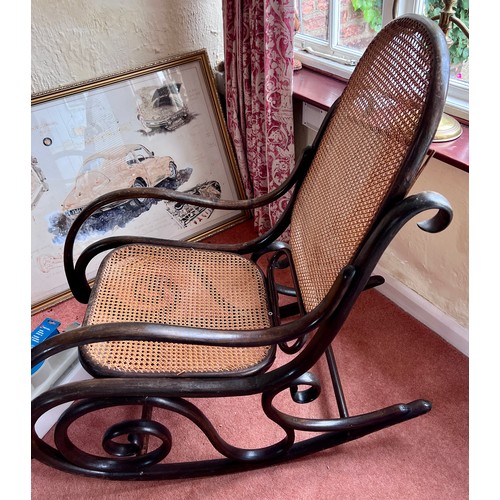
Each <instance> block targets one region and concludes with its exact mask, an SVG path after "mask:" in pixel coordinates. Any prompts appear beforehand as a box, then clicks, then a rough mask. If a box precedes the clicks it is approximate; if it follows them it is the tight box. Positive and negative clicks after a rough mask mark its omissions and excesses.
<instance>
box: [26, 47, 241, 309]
mask: <svg viewBox="0 0 500 500" xmlns="http://www.w3.org/2000/svg"><path fill="white" fill-rule="evenodd" d="M134 186H140V187H144V186H156V187H166V188H170V189H176V190H179V191H182V192H189V193H198V194H201V195H204V194H206V195H207V196H211V197H213V196H216V197H220V198H221V199H224V200H237V199H244V197H245V194H244V188H243V184H242V181H241V177H240V174H239V171H238V167H237V162H236V158H235V155H234V152H233V149H232V145H231V141H230V138H229V134H228V131H227V128H226V124H225V119H224V115H223V112H222V107H221V103H220V100H219V96H218V93H217V90H216V86H215V80H214V76H213V73H212V70H211V68H210V65H209V60H208V56H207V52H206V50H205V49H202V50H199V51H195V52H190V53H188V54H183V55H179V56H175V57H171V58H168V59H164V60H161V61H158V62H155V63H151V64H149V65H146V66H142V67H140V68H135V69H133V70H130V71H126V72H122V73H117V74H112V75H108V76H105V77H103V78H98V79H94V80H89V81H85V82H81V83H77V84H74V85H68V86H65V87H61V88H58V89H55V90H51V91H47V92H42V93H37V94H33V95H32V96H31V228H32V230H31V233H32V234H31V236H32V237H31V241H32V248H31V304H32V305H31V309H32V314H34V313H36V312H39V311H41V310H44V309H46V308H48V307H50V306H52V305H55V304H57V303H59V302H61V301H63V300H66V299H68V298H70V297H71V296H72V295H71V292H70V291H69V289H68V285H67V282H66V277H65V274H64V268H63V257H62V255H63V246H64V240H65V235H66V234H67V230H68V229H69V226H70V225H71V222H72V221H73V220H74V218H75V217H76V215H77V213H78V212H79V211H81V210H82V208H83V207H84V206H85V205H86V204H88V203H89V202H90V201H91V200H93V199H95V198H97V197H98V196H100V195H101V194H104V193H106V192H109V191H112V190H115V189H121V188H129V187H134ZM113 210H114V212H113ZM249 217H250V213H249V212H248V211H239V210H232V211H226V210H212V209H205V210H203V209H201V208H197V207H192V206H187V205H184V206H183V205H179V204H175V203H173V202H167V201H164V200H135V201H130V202H128V203H127V204H126V205H122V206H119V207H112V209H111V210H107V211H106V212H104V211H103V212H101V213H99V214H96V215H95V217H94V216H93V217H92V220H89V221H88V224H87V222H86V223H85V225H84V226H83V227H82V230H81V235H80V237H79V242H78V244H77V248H76V253H78V252H79V251H81V250H82V249H83V248H84V247H85V246H87V245H88V244H89V243H91V242H92V241H94V240H97V239H98V238H99V237H102V236H103V234H106V236H111V235H118V234H136V235H140V236H150V237H160V238H168V239H184V240H200V239H204V238H206V237H208V236H210V235H213V234H215V233H217V232H220V231H222V230H224V229H227V228H229V227H231V226H233V225H235V224H238V223H239V222H243V221H244V220H246V219H248V218H249ZM95 260H96V262H95V263H92V265H91V267H90V268H89V274H88V276H87V277H88V278H89V281H92V280H93V277H94V276H95V273H96V272H97V268H98V265H99V263H100V260H102V258H101V259H95Z"/></svg>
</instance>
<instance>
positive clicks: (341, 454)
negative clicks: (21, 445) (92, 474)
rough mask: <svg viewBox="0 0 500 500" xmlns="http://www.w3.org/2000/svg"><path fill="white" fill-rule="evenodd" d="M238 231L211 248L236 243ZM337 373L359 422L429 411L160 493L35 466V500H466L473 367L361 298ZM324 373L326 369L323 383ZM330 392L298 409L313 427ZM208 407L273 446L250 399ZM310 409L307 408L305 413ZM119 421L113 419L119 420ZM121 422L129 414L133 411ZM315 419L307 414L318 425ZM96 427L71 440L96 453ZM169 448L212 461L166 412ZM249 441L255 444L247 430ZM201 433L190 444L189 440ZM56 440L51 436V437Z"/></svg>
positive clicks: (169, 485)
mask: <svg viewBox="0 0 500 500" xmlns="http://www.w3.org/2000/svg"><path fill="white" fill-rule="evenodd" d="M248 227H249V226H248V225H247V226H245V225H242V227H240V228H235V229H233V230H232V231H228V232H226V233H224V234H223V235H218V236H217V237H215V238H213V239H222V238H223V239H224V240H225V241H227V240H233V241H234V240H236V239H238V238H239V237H241V236H242V234H241V231H243V232H244V231H248ZM83 310H84V308H83V306H81V305H79V304H77V303H75V302H74V301H72V300H71V301H68V302H66V303H63V304H60V305H58V306H56V307H54V308H52V309H51V310H49V311H44V312H43V313H40V314H39V315H36V316H34V317H33V323H34V324H38V323H39V319H40V318H42V319H43V317H45V316H51V317H53V318H55V319H58V320H59V321H61V323H62V325H61V327H62V328H64V327H65V326H66V325H67V324H70V323H71V322H73V321H75V320H76V321H81V318H82V314H83ZM334 347H335V352H336V355H337V362H338V365H339V370H340V373H341V376H342V380H343V384H344V391H345V395H346V399H347V403H348V406H349V410H350V412H351V413H352V414H354V413H361V412H365V411H370V410H374V409H377V408H379V407H382V406H386V405H389V404H393V403H405V402H409V401H411V400H414V399H418V398H424V399H429V400H430V401H432V403H433V409H432V411H431V412H430V413H428V414H427V415H424V416H421V417H419V418H417V419H415V420H411V421H409V422H406V423H403V424H400V425H398V426H395V427H392V428H389V429H385V430H382V431H380V432H378V433H375V434H373V435H370V436H367V437H365V438H362V439H360V440H358V441H354V442H352V443H348V444H345V445H342V446H340V447H337V448H334V449H332V450H328V451H325V452H321V453H319V454H317V455H313V456H311V457H308V458H305V459H301V460H297V461H295V462H291V463H288V464H284V465H278V466H274V467H271V468H268V469H262V470H258V471H252V472H246V473H238V474H234V475H227V476H220V477H216V478H202V479H189V480H175V481H168V482H167V481H164V482H159V481H155V482H115V481H105V480H98V479H92V478H85V477H79V476H72V475H69V474H67V473H63V472H60V471H56V470H53V469H51V468H49V467H47V466H45V465H43V464H41V463H39V462H37V461H32V462H31V493H32V496H31V498H32V499H33V500H41V499H47V498H50V499H51V500H52V499H70V498H71V499H98V498H99V499H115V498H116V499H140V500H149V499H151V500H153V499H176V500H180V499H190V500H191V499H192V500H195V499H200V500H201V499H203V500H211V499H214V500H223V499H231V500H232V499H235V500H239V499H242V500H243V499H252V500H253V499H255V500H264V499H266V500H267V499H269V500H282V499H283V500H285V499H286V500H309V499H310V500H313V499H314V500H322V499H325V500H326V499H341V500H349V499H353V500H365V499H366V500H368V499H376V500H392V499H398V500H399V499H401V498H405V499H416V498H419V499H424V500H427V499H429V500H434V499H436V500H446V499H450V500H451V499H453V500H460V499H467V498H469V496H468V477H469V467H468V464H469V452H468V439H469V424H468V408H469V406H468V401H469V398H468V395H469V385H468V380H469V378H468V358H467V357H465V356H464V355H462V354H461V353H460V352H458V351H457V350H456V349H455V348H453V347H452V346H450V345H449V344H447V343H446V342H445V341H444V340H442V339H441V338H440V337H439V336H437V335H436V334H435V333H434V332H432V331H430V330H429V329H428V328H426V327H425V326H423V325H422V324H420V323H418V322H417V321H415V320H414V319H413V318H412V317H410V316H409V315H407V314H406V313H405V312H404V311H402V310H401V309H399V308H398V307H397V306H395V305H394V304H393V303H391V302H390V301H389V300H387V299H386V298H385V297H384V296H382V295H381V294H380V293H379V292H377V291H376V290H370V291H367V292H365V293H364V294H363V295H362V297H361V299H360V300H359V301H358V303H357V304H356V306H355V308H354V309H353V311H352V313H351V315H350V317H349V318H348V320H347V322H346V324H345V326H344V328H343V331H342V332H341V333H340V334H339V336H338V337H337V339H336V341H335V343H334ZM323 370H326V363H325V364H324V366H321V367H320V371H323ZM330 396H331V394H330V391H329V389H328V388H327V389H326V390H325V391H324V394H323V395H322V398H320V400H319V401H318V402H315V403H314V404H313V405H312V407H311V408H310V409H309V408H303V407H301V408H299V409H296V408H295V407H296V406H297V405H294V404H293V403H290V402H289V401H288V400H283V401H280V404H283V409H286V408H289V409H291V407H292V406H293V407H294V410H296V411H299V412H300V414H301V415H304V416H306V415H307V416H311V415H312V416H316V413H315V412H319V411H320V410H321V409H322V407H324V406H326V407H331V408H333V402H332V401H331V398H330ZM233 403H234V401H231V400H227V401H222V402H217V403H215V402H214V401H212V400H209V401H203V402H202V406H203V409H204V410H206V412H207V413H208V414H210V416H211V417H213V419H214V421H215V422H216V425H217V428H218V430H219V432H220V433H221V434H222V435H223V437H224V438H225V439H226V440H228V441H230V442H231V443H233V444H243V443H246V445H247V446H262V445H263V444H266V443H269V442H270V440H272V439H273V438H275V437H276V435H277V434H276V433H277V429H276V428H274V427H273V426H270V425H269V424H268V423H267V422H266V421H265V420H264V419H263V418H261V415H260V413H259V412H258V407H257V403H258V402H257V401H256V400H255V398H252V397H249V398H238V400H237V405H236V406H235V405H233ZM304 406H309V405H304ZM113 411H114V412H117V411H118V410H113ZM122 411H124V412H129V411H132V409H130V408H127V409H125V410H122ZM311 412H312V413H311ZM110 413H111V411H110V410H107V411H106V412H104V411H103V412H99V413H98V414H96V415H93V416H92V417H89V421H88V423H89V426H90V430H89V429H88V428H87V429H83V428H82V427H79V428H77V429H75V435H74V439H75V440H82V441H83V440H85V442H87V441H90V439H91V437H92V435H93V434H94V433H95V434H96V435H100V433H101V432H102V429H101V427H104V426H105V425H106V421H107V420H108V419H109V418H110V416H112V415H111V414H110ZM157 417H158V418H159V419H160V420H161V419H165V421H168V427H169V428H170V430H171V431H172V434H173V439H174V446H173V450H172V458H174V457H175V458H179V459H184V458H188V457H196V456H199V455H201V454H203V453H205V452H206V451H207V449H209V445H207V443H206V441H205V440H204V438H203V436H202V435H201V433H199V431H198V430H197V429H192V428H191V427H190V425H191V424H188V423H186V422H185V421H184V420H183V419H181V417H178V416H176V415H174V414H170V413H168V412H165V414H163V415H157ZM251 428H252V429H253V432H250V429H251ZM189 430H191V431H194V432H192V433H189V432H188V431H189ZM47 439H50V433H49V435H48V436H47Z"/></svg>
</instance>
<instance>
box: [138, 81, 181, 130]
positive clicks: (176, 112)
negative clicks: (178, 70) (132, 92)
mask: <svg viewBox="0 0 500 500" xmlns="http://www.w3.org/2000/svg"><path fill="white" fill-rule="evenodd" d="M181 86H182V84H180V83H170V84H167V85H164V86H162V87H143V88H142V89H139V90H138V91H137V96H138V102H137V118H138V120H139V121H140V122H141V124H142V126H143V128H144V130H145V131H146V132H151V131H152V130H153V129H158V128H163V129H165V130H169V131H173V130H175V129H176V128H179V127H180V126H181V125H183V124H184V123H186V122H187V121H188V120H189V118H190V115H189V110H188V108H187V106H186V105H185V104H184V102H183V98H182V95H181Z"/></svg>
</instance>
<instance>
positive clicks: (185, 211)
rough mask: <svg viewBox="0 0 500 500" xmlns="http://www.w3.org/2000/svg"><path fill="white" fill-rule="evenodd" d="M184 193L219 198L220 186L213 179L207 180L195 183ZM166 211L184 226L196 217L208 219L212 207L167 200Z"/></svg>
mask: <svg viewBox="0 0 500 500" xmlns="http://www.w3.org/2000/svg"><path fill="white" fill-rule="evenodd" d="M185 193H187V194H193V195H196V196H204V197H205V198H212V199H220V197H221V186H220V184H219V183H218V182H217V181H215V180H213V181H207V182H203V183H201V184H198V185H196V186H195V187H194V188H192V189H190V190H189V191H185ZM167 211H168V213H169V214H170V215H171V216H172V217H173V218H174V220H176V221H177V223H178V224H179V225H180V226H181V227H183V228H185V227H187V226H188V224H189V223H190V222H192V221H195V219H197V218H198V219H200V220H201V219H208V218H209V217H210V216H211V215H212V212H213V209H212V208H205V207H197V206H195V205H189V204H185V203H181V202H177V203H176V202H168V203H167ZM195 223H196V221H195Z"/></svg>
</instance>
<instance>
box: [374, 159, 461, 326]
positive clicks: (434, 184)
mask: <svg viewBox="0 0 500 500" xmlns="http://www.w3.org/2000/svg"><path fill="white" fill-rule="evenodd" d="M421 191H437V192H438V193H441V194H442V195H443V196H445V197H446V198H447V199H448V201H449V202H450V204H451V206H452V208H453V220H452V222H451V224H450V226H449V227H447V228H446V229H445V230H444V231H442V232H441V233H437V234H429V233H425V232H424V231H422V230H421V229H419V228H418V227H417V225H416V222H418V221H420V220H424V219H426V218H428V217H431V216H432V215H433V212H427V213H425V214H421V215H420V216H419V217H416V218H415V219H413V221H410V222H409V223H408V224H406V226H405V227H404V228H403V229H402V230H401V231H400V233H399V234H398V235H397V236H396V237H395V238H394V240H393V241H392V243H391V244H390V245H389V247H388V248H387V250H386V252H385V254H384V255H383V256H382V258H381V259H380V266H381V267H383V268H384V269H385V270H386V271H387V272H388V273H389V274H390V275H391V276H393V277H394V278H396V279H397V280H399V281H400V282H401V283H403V284H404V285H406V286H407V287H409V288H411V289H412V290H414V291H415V292H417V293H418V294H419V295H421V296H422V297H424V298H425V299H427V300H428V301H429V302H431V303H432V304H434V305H435V306H436V307H437V308H438V309H440V310H441V311H443V312H444V313H446V314H447V315H448V316H450V317H452V318H454V319H455V320H456V321H457V322H458V323H459V324H461V325H462V326H464V327H466V328H468V326H469V174H468V173H466V172H463V171H461V170H458V169H457V168H455V167H452V166H450V165H448V164H446V163H443V162H441V161H439V160H434V159H433V160H431V161H430V162H429V164H428V165H427V166H426V168H425V170H424V171H423V172H422V174H421V175H420V177H419V178H418V179H417V182H416V183H415V185H414V186H413V188H412V190H411V193H417V192H421Z"/></svg>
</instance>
